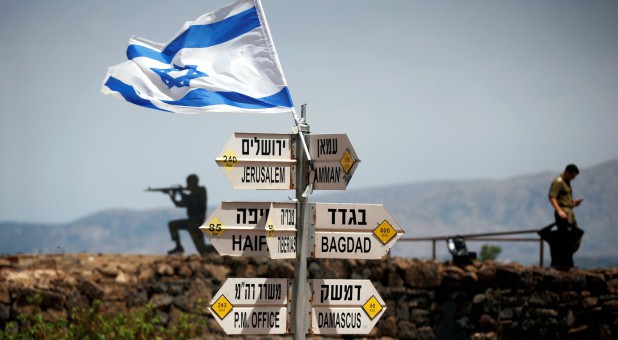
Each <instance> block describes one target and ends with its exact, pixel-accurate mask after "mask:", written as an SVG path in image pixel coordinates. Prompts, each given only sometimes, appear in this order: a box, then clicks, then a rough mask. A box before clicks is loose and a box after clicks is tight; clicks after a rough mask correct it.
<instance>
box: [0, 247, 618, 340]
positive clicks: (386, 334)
mask: <svg viewBox="0 0 618 340" xmlns="http://www.w3.org/2000/svg"><path fill="white" fill-rule="evenodd" d="M293 273H294V268H293V262H292V261H272V260H268V259H249V258H239V259H237V258H230V257H221V256H218V255H216V254H213V255H212V256H207V257H203V258H202V257H199V256H196V255H193V256H187V257H185V256H147V255H144V256H141V255H101V254H99V255H94V254H68V255H20V256H3V257H0V329H4V327H5V325H6V323H7V322H8V321H16V320H18V316H19V314H21V313H25V312H26V311H28V310H30V309H31V308H32V306H30V305H29V303H30V302H28V297H29V296H32V295H34V294H38V295H39V296H41V297H42V299H41V301H40V306H39V308H40V309H41V310H42V311H43V314H44V315H45V317H46V318H49V319H52V318H66V317H67V315H68V314H69V311H70V309H71V308H73V307H76V306H90V305H91V304H92V302H93V301H94V300H100V301H102V302H103V304H102V308H103V310H104V312H106V313H117V312H119V311H128V310H130V309H132V308H136V307H138V306H143V305H144V304H145V303H147V302H151V303H153V304H154V306H156V309H157V311H158V313H159V315H160V316H161V318H162V320H163V321H164V322H165V323H167V324H168V326H171V325H173V324H175V323H177V322H178V318H179V315H180V314H182V313H196V311H200V310H201V311H203V310H204V307H205V306H206V305H207V304H208V302H210V298H211V297H212V296H213V295H214V293H215V292H216V291H217V290H218V289H219V288H220V287H221V285H222V284H223V282H225V280H226V278H228V277H271V278H292V277H293ZM309 273H310V278H326V279H346V278H349V279H369V280H371V281H372V282H373V284H374V286H375V287H376V288H377V290H378V292H379V293H380V295H381V296H382V298H383V299H384V301H385V302H386V304H387V306H388V309H387V310H386V312H385V313H384V315H383V316H382V317H381V319H380V320H379V322H378V324H377V326H376V327H375V328H374V329H373V331H372V332H371V333H370V335H369V338H398V339H494V338H499V339H526V338H530V339H533V338H539V337H542V338H548V339H557V338H569V339H570V338H582V339H583V338H586V339H592V338H594V339H612V338H618V268H607V269H597V270H580V269H571V270H570V271H558V270H555V269H551V268H541V267H537V266H528V267H523V266H520V265H519V264H516V263H515V264H503V263H496V262H484V263H480V262H479V263H475V264H474V265H469V266H467V267H457V266H452V265H448V264H444V263H441V262H437V261H427V260H418V259H403V258H398V257H393V258H387V259H385V260H381V261H368V260H315V261H309ZM206 325H207V327H206V331H207V332H208V334H205V337H206V338H213V337H215V338H224V337H225V334H224V333H223V331H222V330H221V328H220V327H219V326H218V324H217V323H216V321H215V320H214V319H213V317H212V316H207V317H206ZM260 338H264V337H260ZM346 338H350V337H349V336H347V337H346Z"/></svg>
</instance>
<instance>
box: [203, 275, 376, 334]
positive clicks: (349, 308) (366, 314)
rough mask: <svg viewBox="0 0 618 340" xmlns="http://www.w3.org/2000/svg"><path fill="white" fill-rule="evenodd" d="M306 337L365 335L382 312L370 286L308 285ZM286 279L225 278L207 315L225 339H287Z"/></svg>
mask: <svg viewBox="0 0 618 340" xmlns="http://www.w3.org/2000/svg"><path fill="white" fill-rule="evenodd" d="M308 283H309V285H310V287H311V288H310V289H309V291H308V294H309V296H306V297H305V298H306V299H307V301H308V302H309V304H310V308H311V312H310V314H309V315H308V319H310V320H311V331H310V332H311V333H313V334H368V333H369V332H370V331H371V329H372V328H373V327H374V326H375V325H376V323H377V322H378V320H379V319H380V317H381V316H382V315H383V314H384V311H385V310H386V304H385V303H384V300H382V297H380V294H378V292H377V290H376V289H375V287H374V286H373V284H372V283H371V281H369V280H325V279H312V280H308ZM291 292H293V287H292V280H291V279H272V278H271V279H265V278H229V279H227V280H226V281H225V283H224V284H223V286H222V287H221V288H220V289H219V291H218V292H217V293H216V294H215V296H214V297H213V298H212V301H211V302H210V304H209V307H208V309H209V310H210V312H211V313H212V314H213V316H214V318H215V320H216V321H217V322H218V323H219V325H221V327H222V328H223V330H224V331H225V332H226V333H227V334H286V333H287V332H288V331H289V329H288V322H287V321H288V319H289V315H288V311H289V310H290V305H289V304H290V300H289V299H288V297H289V296H290V294H291Z"/></svg>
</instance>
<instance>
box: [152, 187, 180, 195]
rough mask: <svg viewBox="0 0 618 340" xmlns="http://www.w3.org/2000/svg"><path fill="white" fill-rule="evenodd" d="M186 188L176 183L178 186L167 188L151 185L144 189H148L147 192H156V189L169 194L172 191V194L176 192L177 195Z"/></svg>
mask: <svg viewBox="0 0 618 340" xmlns="http://www.w3.org/2000/svg"><path fill="white" fill-rule="evenodd" d="M184 190H185V188H183V187H182V186H180V185H176V186H172V187H167V188H151V187H148V189H146V190H144V191H146V192H155V191H158V192H162V193H164V194H169V193H172V194H174V195H175V194H176V193H178V192H182V191H184Z"/></svg>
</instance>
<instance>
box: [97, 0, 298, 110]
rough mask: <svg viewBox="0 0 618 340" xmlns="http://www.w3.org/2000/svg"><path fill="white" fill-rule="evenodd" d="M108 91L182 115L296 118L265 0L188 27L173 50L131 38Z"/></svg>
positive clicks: (243, 1)
mask: <svg viewBox="0 0 618 340" xmlns="http://www.w3.org/2000/svg"><path fill="white" fill-rule="evenodd" d="M127 58H128V60H127V61H125V62H123V63H121V64H118V65H115V66H112V67H110V68H109V69H108V72H107V75H106V77H105V80H104V81H103V87H102V89H101V92H103V93H105V94H110V95H114V96H119V97H121V98H124V99H125V100H127V101H129V102H131V103H133V104H136V105H140V106H144V107H148V108H153V109H158V110H163V111H170V112H176V113H206V112H241V113H281V112H294V106H293V104H292V98H291V97H290V93H289V90H288V87H287V84H286V81H285V77H284V76H283V71H282V69H281V65H280V63H279V58H278V57H277V53H276V51H275V46H274V44H273V41H272V38H271V36H270V32H269V30H268V25H267V23H266V18H265V16H264V12H263V10H262V8H261V4H260V1H259V0H240V1H237V2H235V3H233V4H231V5H228V6H226V7H223V8H220V9H218V10H216V11H214V12H211V13H207V14H204V15H202V16H201V17H199V18H198V19H197V20H195V21H193V22H187V23H185V25H184V26H183V27H182V29H181V30H180V31H179V32H178V33H177V34H176V36H175V37H174V38H172V39H171V40H170V41H169V42H168V43H167V44H159V43H155V42H152V41H149V40H146V39H142V38H138V37H132V38H131V39H130V40H129V47H128V48H127Z"/></svg>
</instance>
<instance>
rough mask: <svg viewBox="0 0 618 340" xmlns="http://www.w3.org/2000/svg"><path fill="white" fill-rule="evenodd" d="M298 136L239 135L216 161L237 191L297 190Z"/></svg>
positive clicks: (226, 145) (226, 146)
mask: <svg viewBox="0 0 618 340" xmlns="http://www.w3.org/2000/svg"><path fill="white" fill-rule="evenodd" d="M295 138H296V136H295V135H290V134H273V133H240V132H236V133H234V135H233V136H232V137H231V138H230V139H229V140H228V142H227V144H225V146H224V147H223V150H221V152H220V153H219V156H217V158H216V162H217V165H218V166H219V168H220V169H221V171H223V174H224V175H225V177H226V178H227V180H228V182H229V183H230V184H231V185H232V187H233V188H234V189H274V190H281V189H294V178H295V176H296V167H295V165H296V160H295V159H294V155H293V154H292V150H293V148H292V143H294V140H295Z"/></svg>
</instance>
